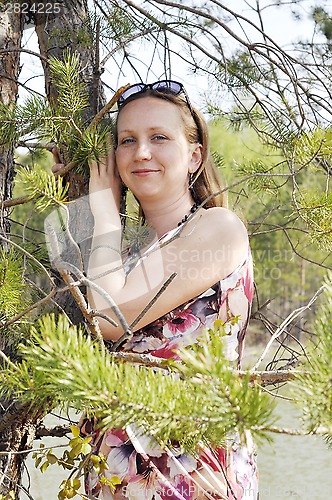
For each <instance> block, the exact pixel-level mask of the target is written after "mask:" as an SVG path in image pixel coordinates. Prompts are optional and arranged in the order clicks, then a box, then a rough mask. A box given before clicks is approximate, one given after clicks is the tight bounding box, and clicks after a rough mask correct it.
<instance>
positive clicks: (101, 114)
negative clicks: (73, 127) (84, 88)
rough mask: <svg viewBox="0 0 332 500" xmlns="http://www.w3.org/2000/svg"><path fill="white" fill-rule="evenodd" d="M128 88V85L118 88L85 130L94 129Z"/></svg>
mask: <svg viewBox="0 0 332 500" xmlns="http://www.w3.org/2000/svg"><path fill="white" fill-rule="evenodd" d="M128 87H130V84H129V83H128V84H127V85H124V86H123V87H120V88H119V90H117V91H116V93H115V94H114V96H113V97H112V99H111V100H110V101H109V102H108V103H107V104H106V105H105V106H104V107H103V108H102V109H101V110H100V111H99V113H97V114H96V115H95V117H94V118H93V119H92V120H91V122H90V124H89V126H88V128H87V130H91V129H92V128H93V127H96V126H97V125H98V123H100V121H101V120H102V119H103V117H104V116H105V115H106V113H108V112H109V111H110V110H111V109H112V108H113V106H114V104H115V103H116V102H117V100H118V99H119V97H120V96H121V95H122V94H123V92H124V91H125V90H126V89H127V88H128Z"/></svg>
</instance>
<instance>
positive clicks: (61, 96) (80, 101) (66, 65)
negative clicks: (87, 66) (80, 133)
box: [50, 50, 89, 120]
mask: <svg viewBox="0 0 332 500" xmlns="http://www.w3.org/2000/svg"><path fill="white" fill-rule="evenodd" d="M50 71H51V74H52V80H53V83H54V85H55V86H56V89H57V91H58V96H57V101H56V103H52V105H53V106H54V108H55V110H56V112H57V114H58V115H59V116H61V115H63V116H71V117H73V119H74V120H77V119H79V118H80V113H81V111H83V110H85V109H86V108H87V107H88V106H89V96H88V92H87V88H86V85H85V84H84V82H83V81H82V78H81V77H80V73H81V67H80V58H79V54H77V53H76V54H71V52H70V51H69V50H68V51H66V52H65V53H64V56H63V60H59V59H56V58H55V57H53V58H51V59H50Z"/></svg>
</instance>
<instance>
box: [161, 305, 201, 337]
mask: <svg viewBox="0 0 332 500" xmlns="http://www.w3.org/2000/svg"><path fill="white" fill-rule="evenodd" d="M199 325H200V320H199V319H198V318H197V317H196V316H194V315H193V314H191V310H190V309H187V310H186V311H182V312H178V313H177V314H176V316H174V317H173V318H172V319H170V320H168V321H167V322H166V324H165V325H164V327H163V335H164V336H165V337H166V338H168V339H170V338H172V337H174V336H175V335H181V334H183V333H186V334H189V333H192V332H194V331H195V330H196V329H197V328H198V327H199Z"/></svg>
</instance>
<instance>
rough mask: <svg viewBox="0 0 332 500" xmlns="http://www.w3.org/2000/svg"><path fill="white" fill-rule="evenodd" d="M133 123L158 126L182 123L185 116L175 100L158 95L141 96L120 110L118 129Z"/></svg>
mask: <svg viewBox="0 0 332 500" xmlns="http://www.w3.org/2000/svg"><path fill="white" fill-rule="evenodd" d="M128 121H129V122H131V123H132V124H134V123H136V122H137V123H141V124H142V125H143V124H148V125H149V126H150V127H156V126H159V125H162V124H167V123H169V122H170V123H173V124H174V125H175V124H182V122H183V118H182V115H181V113H180V109H179V107H178V106H177V105H176V104H174V103H173V102H170V101H167V100H166V99H161V98H158V97H152V96H147V97H140V98H138V99H134V100H132V101H130V102H128V103H127V104H126V105H125V106H124V107H123V108H122V109H121V111H120V112H119V116H118V120H117V122H118V123H117V125H118V130H119V129H120V128H123V127H126V126H127V124H128Z"/></svg>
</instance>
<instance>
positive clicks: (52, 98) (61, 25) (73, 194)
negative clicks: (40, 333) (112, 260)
mask: <svg viewBox="0 0 332 500" xmlns="http://www.w3.org/2000/svg"><path fill="white" fill-rule="evenodd" d="M43 1H44V3H46V4H47V5H49V2H48V1H47V0H43ZM46 10H47V9H40V10H39V12H38V11H37V12H36V13H35V15H34V21H35V27H36V33H37V36H38V43H39V48H40V54H41V55H42V56H43V57H44V58H46V60H48V59H49V58H50V57H56V58H57V59H60V60H61V59H63V56H64V52H65V51H66V50H68V48H69V49H70V50H71V52H73V53H74V52H76V53H78V54H79V56H80V62H81V68H82V71H81V73H80V75H81V77H82V80H83V81H84V83H85V85H86V88H87V91H88V94H89V103H90V106H89V108H88V109H87V111H86V116H85V120H86V122H87V123H89V122H90V121H91V119H92V118H93V117H94V116H95V114H96V113H97V112H98V111H99V110H100V109H101V108H102V107H103V106H104V105H105V104H106V99H105V95H104V90H103V87H102V85H101V81H100V71H99V59H98V53H99V52H98V40H97V42H96V44H95V42H94V40H95V36H94V33H93V32H92V31H91V26H90V22H89V16H88V9H87V2H86V0H66V2H64V3H63V4H62V7H61V12H55V11H54V12H52V13H49V14H45V13H44V12H46ZM42 64H43V69H44V75H45V91H46V95H47V98H48V100H49V102H50V104H51V105H52V103H55V102H56V100H57V92H56V88H55V85H54V83H53V81H52V79H51V74H50V70H49V65H48V63H47V62H46V61H45V59H43V60H42ZM60 154H61V155H62V160H63V161H64V163H68V162H69V161H71V158H66V156H65V152H62V151H60ZM65 181H67V182H68V183H69V190H68V198H69V200H74V199H76V198H79V197H82V196H84V195H87V194H88V177H87V176H85V177H83V176H82V175H79V174H77V173H75V172H70V173H69V174H67V176H66V177H65ZM89 213H90V211H89V207H88V200H87V198H85V199H82V200H81V203H80V204H79V205H78V204H77V206H76V207H74V209H73V210H72V211H71V219H72V220H71V224H70V225H71V227H73V228H74V230H75V233H76V234H78V233H79V239H80V241H81V242H83V243H81V244H80V248H81V252H82V254H83V256H86V255H88V247H89V242H90V238H91V227H92V223H93V222H92V217H91V221H90V222H89V221H88V220H87V214H89ZM56 301H57V302H58V304H59V305H60V306H61V307H62V308H63V309H64V310H65V311H66V313H67V314H68V316H69V317H70V318H71V320H72V321H73V323H75V324H78V323H80V322H82V320H83V317H82V314H81V312H80V310H79V309H78V307H77V304H76V302H75V301H74V299H73V297H72V296H71V294H70V292H67V293H62V294H61V295H58V296H57V297H56Z"/></svg>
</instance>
